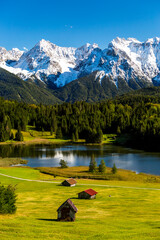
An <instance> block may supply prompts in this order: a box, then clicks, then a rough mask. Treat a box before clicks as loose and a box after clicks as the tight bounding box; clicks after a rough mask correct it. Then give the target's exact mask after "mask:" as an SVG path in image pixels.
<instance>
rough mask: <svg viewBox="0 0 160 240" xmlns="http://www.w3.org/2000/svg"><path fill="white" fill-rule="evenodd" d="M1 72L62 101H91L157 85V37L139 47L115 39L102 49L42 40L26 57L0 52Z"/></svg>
mask: <svg viewBox="0 0 160 240" xmlns="http://www.w3.org/2000/svg"><path fill="white" fill-rule="evenodd" d="M0 67H1V68H3V69H5V70H7V71H8V72H11V73H13V74H15V75H17V76H18V77H19V78H21V79H22V80H25V82H27V81H32V82H33V83H37V82H38V83H40V82H41V87H42V88H43V87H44V89H50V90H51V91H52V93H53V94H54V96H57V97H58V99H61V100H62V101H70V100H71V101H72V97H73V98H74V100H76V96H77V98H78V99H79V98H82V99H86V101H88V99H89V101H90V100H91V101H95V99H103V98H104V97H114V96H115V95H117V94H123V93H126V92H128V91H130V90H137V89H140V88H143V87H151V86H159V85H160V38H157V37H156V38H150V39H147V40H146V41H145V42H140V41H138V40H137V39H134V38H128V39H124V38H119V37H117V38H115V39H113V40H112V41H111V42H110V43H109V44H108V47H107V48H105V49H104V50H102V49H101V48H99V46H98V45H97V44H95V43H94V44H89V43H87V44H85V45H83V46H81V47H79V48H72V47H68V48H66V47H59V46H57V45H56V44H53V43H51V42H49V41H46V40H44V39H42V40H41V41H39V42H38V43H37V44H36V45H35V46H34V47H33V48H31V49H30V50H28V51H25V52H24V51H20V50H19V49H12V50H10V51H7V50H6V49H5V48H3V47H1V48H0ZM94 89H95V90H94ZM82 93H84V96H83V95H82ZM94 94H95V96H94ZM64 96H65V97H64ZM71 96H72V97H71Z"/></svg>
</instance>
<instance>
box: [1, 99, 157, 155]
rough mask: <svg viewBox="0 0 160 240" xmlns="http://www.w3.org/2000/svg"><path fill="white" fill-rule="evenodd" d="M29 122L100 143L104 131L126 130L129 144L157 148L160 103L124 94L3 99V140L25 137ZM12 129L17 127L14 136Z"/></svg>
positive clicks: (59, 136)
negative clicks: (67, 99)
mask: <svg viewBox="0 0 160 240" xmlns="http://www.w3.org/2000/svg"><path fill="white" fill-rule="evenodd" d="M27 125H31V126H34V127H35V129H36V130H38V131H50V132H51V134H52V133H53V132H54V133H55V134H56V137H57V138H64V137H65V138H71V139H73V141H77V140H78V139H85V140H86V142H87V143H101V141H102V136H103V134H108V133H116V134H118V136H122V135H125V134H127V135H128V137H127V140H126V144H127V145H130V146H135V147H136V146H140V147H142V148H147V149H148V148H149V149H153V150H158V148H159V146H158V145H159V144H158V142H159V140H160V104H159V103H156V102H155V98H153V99H152V98H151V97H149V96H148V97H147V96H136V97H133V96H128V97H126V96H124V97H121V98H117V99H115V100H106V101H102V102H98V103H86V102H83V101H82V102H75V103H73V104H71V103H63V104H55V105H43V104H39V105H34V104H26V103H19V102H16V101H8V100H4V99H3V98H1V99H0V141H6V140H8V139H17V140H20V141H21V140H22V138H23V136H22V135H21V131H26V130H27ZM12 129H17V135H16V136H14V135H13V133H12Z"/></svg>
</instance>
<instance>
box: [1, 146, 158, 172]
mask: <svg viewBox="0 0 160 240" xmlns="http://www.w3.org/2000/svg"><path fill="white" fill-rule="evenodd" d="M92 155H94V156H95V159H96V161H97V165H98V164H99V163H100V161H101V160H102V159H104V161H105V163H106V166H108V167H112V166H113V164H114V163H115V164H116V166H117V168H122V169H128V170H132V171H136V172H137V173H139V172H144V173H150V174H155V175H160V153H153V152H152V153H150V152H144V151H139V150H133V149H131V148H124V147H119V146H113V145H100V146H98V145H97V146H95V145H28V146H27V145H1V146H0V156H1V157H21V158H23V159H26V160H28V164H27V166H30V167H57V166H59V162H60V160H61V159H64V160H65V161H67V162H68V166H88V165H89V162H90V160H91V156H92Z"/></svg>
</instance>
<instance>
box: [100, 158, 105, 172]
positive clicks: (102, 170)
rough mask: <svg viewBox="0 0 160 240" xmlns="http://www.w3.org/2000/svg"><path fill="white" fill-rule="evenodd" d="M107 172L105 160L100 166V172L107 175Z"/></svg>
mask: <svg viewBox="0 0 160 240" xmlns="http://www.w3.org/2000/svg"><path fill="white" fill-rule="evenodd" d="M105 171H106V165H105V162H104V160H101V163H100V164H99V172H101V173H105Z"/></svg>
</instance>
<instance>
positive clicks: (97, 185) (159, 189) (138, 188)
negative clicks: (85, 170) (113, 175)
mask: <svg viewBox="0 0 160 240" xmlns="http://www.w3.org/2000/svg"><path fill="white" fill-rule="evenodd" d="M0 175H1V176H4V177H8V178H13V179H17V180H21V181H28V182H39V183H53V184H60V183H61V182H55V181H43V180H32V179H25V178H19V177H13V176H9V175H6V174H3V173H0ZM78 185H80V186H95V187H108V188H128V189H137V190H156V191H160V188H143V187H142V188H141V187H128V186H114V185H104V184H87V183H78Z"/></svg>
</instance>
